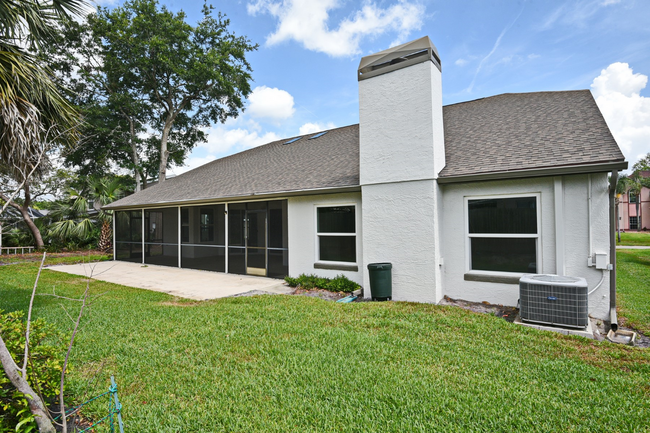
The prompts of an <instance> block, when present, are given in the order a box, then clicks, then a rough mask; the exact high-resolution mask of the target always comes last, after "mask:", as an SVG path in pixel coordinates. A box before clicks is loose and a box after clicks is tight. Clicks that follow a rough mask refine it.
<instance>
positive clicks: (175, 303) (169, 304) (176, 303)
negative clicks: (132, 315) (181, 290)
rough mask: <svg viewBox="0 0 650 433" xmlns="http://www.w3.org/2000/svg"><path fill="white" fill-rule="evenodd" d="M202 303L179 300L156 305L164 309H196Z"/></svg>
mask: <svg viewBox="0 0 650 433" xmlns="http://www.w3.org/2000/svg"><path fill="white" fill-rule="evenodd" d="M201 304H202V302H196V301H184V300H182V299H181V298H176V299H172V300H171V301H164V302H159V303H158V305H162V306H164V307H198V306H199V305H201Z"/></svg>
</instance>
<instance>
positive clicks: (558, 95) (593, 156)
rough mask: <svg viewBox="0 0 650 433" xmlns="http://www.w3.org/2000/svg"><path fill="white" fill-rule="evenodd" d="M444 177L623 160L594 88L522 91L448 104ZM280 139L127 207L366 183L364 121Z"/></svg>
mask: <svg viewBox="0 0 650 433" xmlns="http://www.w3.org/2000/svg"><path fill="white" fill-rule="evenodd" d="M443 117H444V128H445V157H446V166H445V168H444V169H443V170H442V171H441V172H440V177H454V176H463V175H478V174H486V173H487V174H489V173H499V172H512V171H525V170H532V169H539V168H552V167H561V166H572V165H583V164H592V163H606V162H622V161H624V159H625V158H624V156H623V154H622V153H621V151H620V149H619V148H618V145H617V144H616V142H615V141H614V138H613V137H612V134H611V133H610V131H609V128H608V127H607V124H606V123H605V120H604V119H603V117H602V114H601V113H600V110H599V109H598V107H597V106H596V102H595V101H594V99H593V97H592V96H591V92H590V91H589V90H579V91H567V92H537V93H515V94H504V95H498V96H492V97H489V98H484V99H478V100H475V101H469V102H463V103H459V104H454V105H448V106H445V107H443ZM313 135H314V134H309V135H306V136H303V138H301V139H300V140H298V141H296V142H294V143H291V144H288V145H283V143H285V142H287V141H289V139H283V140H279V141H274V142H272V143H269V144H266V145H263V146H260V147H256V148H254V149H250V150H247V151H245V152H241V153H238V154H235V155H232V156H228V157H225V158H222V159H219V160H216V161H213V162H210V163H208V164H206V165H203V166H201V167H198V168H196V169H194V170H191V171H188V172H187V173H184V174H182V175H180V176H177V177H174V178H171V179H168V180H167V181H165V182H164V183H162V184H160V185H154V186H152V187H149V188H147V189H145V190H144V191H142V192H140V193H137V194H133V195H131V196H128V197H125V198H123V199H121V200H119V201H117V202H115V203H113V204H112V205H110V206H108V207H127V206H138V205H152V204H157V203H173V202H182V201H199V200H210V199H219V198H232V197H246V196H252V195H257V194H264V193H274V192H290V191H302V190H313V189H323V188H344V187H354V186H358V185H359V125H351V126H346V127H343V128H337V129H333V130H330V131H329V132H327V134H325V135H323V136H322V137H319V138H317V139H314V140H308V137H311V136H313Z"/></svg>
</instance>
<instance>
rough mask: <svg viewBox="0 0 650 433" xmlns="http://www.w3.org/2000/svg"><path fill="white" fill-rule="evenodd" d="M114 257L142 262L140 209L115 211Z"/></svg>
mask: <svg viewBox="0 0 650 433" xmlns="http://www.w3.org/2000/svg"><path fill="white" fill-rule="evenodd" d="M115 259H116V260H123V261H127V262H136V263H142V211H140V210H135V211H116V212H115Z"/></svg>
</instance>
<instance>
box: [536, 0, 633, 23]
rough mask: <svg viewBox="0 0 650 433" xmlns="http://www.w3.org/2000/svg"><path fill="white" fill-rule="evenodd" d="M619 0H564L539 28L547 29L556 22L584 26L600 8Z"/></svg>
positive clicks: (619, 0) (616, 2)
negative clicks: (565, 0)
mask: <svg viewBox="0 0 650 433" xmlns="http://www.w3.org/2000/svg"><path fill="white" fill-rule="evenodd" d="M620 2H621V0H578V1H574V2H565V3H563V4H562V5H560V6H558V7H557V8H556V9H555V10H554V11H553V12H551V13H550V14H549V15H548V16H547V17H546V18H545V19H544V22H543V23H542V24H541V26H540V29H541V30H548V29H551V28H552V27H554V26H555V25H556V24H557V23H561V24H563V25H567V26H578V27H585V26H586V25H587V21H589V20H590V19H591V18H592V17H593V16H594V15H596V13H598V11H599V10H600V9H601V8H604V7H607V6H611V5H615V4H618V3H620Z"/></svg>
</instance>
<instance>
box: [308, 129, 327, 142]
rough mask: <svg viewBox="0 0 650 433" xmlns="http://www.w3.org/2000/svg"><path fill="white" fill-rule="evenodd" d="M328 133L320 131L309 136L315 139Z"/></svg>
mask: <svg viewBox="0 0 650 433" xmlns="http://www.w3.org/2000/svg"><path fill="white" fill-rule="evenodd" d="M325 134H327V131H325V132H319V133H318V134H316V135H314V136H313V137H309V139H310V140H313V139H314V138H318V137H322V136H323V135H325Z"/></svg>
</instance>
